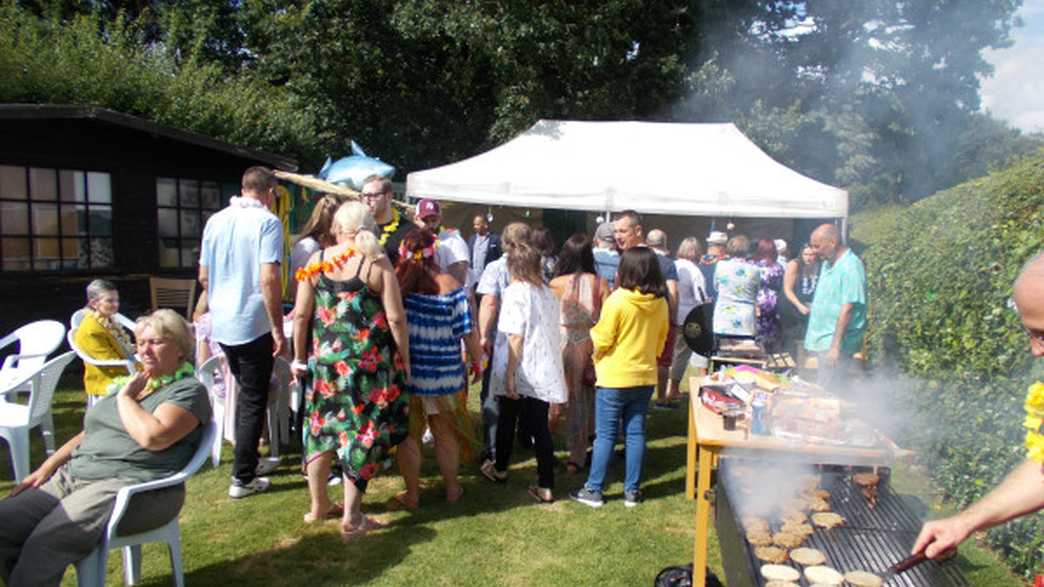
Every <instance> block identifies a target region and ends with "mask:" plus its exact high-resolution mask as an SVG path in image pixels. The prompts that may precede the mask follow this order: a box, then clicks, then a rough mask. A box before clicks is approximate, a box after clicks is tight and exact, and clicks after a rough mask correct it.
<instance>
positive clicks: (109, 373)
mask: <svg viewBox="0 0 1044 587" xmlns="http://www.w3.org/2000/svg"><path fill="white" fill-rule="evenodd" d="M85 309H86V310H87V311H86V312H85V314H84V317H83V321H82V322H80V326H79V327H78V328H77V329H76V333H75V334H74V335H73V339H74V340H75V341H76V346H77V347H79V349H80V350H81V351H83V352H84V353H86V354H87V355H89V356H90V357H91V358H92V359H95V360H99V361H113V360H115V361H125V360H127V359H130V358H132V357H133V356H134V346H133V343H132V342H131V340H130V337H129V336H127V332H126V331H125V330H124V329H123V327H122V326H120V323H119V322H117V321H116V313H117V312H119V310H120V293H119V292H118V291H116V286H115V285H113V284H112V282H110V281H106V280H104V279H95V280H94V281H92V282H91V283H90V284H89V285H88V286H87V307H86V308H85ZM83 367H84V368H83V386H84V389H85V390H86V391H87V395H88V396H89V397H90V398H92V400H93V399H96V398H99V397H102V396H104V395H105V393H106V390H107V389H108V387H109V384H110V383H112V380H113V379H114V378H116V377H119V376H121V375H127V370H126V369H124V368H122V367H99V366H97V365H91V364H87V363H85V364H84V366H83Z"/></svg>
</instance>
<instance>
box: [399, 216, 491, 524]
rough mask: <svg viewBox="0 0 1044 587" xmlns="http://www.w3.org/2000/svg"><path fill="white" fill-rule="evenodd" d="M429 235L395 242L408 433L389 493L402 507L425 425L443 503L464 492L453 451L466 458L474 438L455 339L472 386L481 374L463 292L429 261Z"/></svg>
mask: <svg viewBox="0 0 1044 587" xmlns="http://www.w3.org/2000/svg"><path fill="white" fill-rule="evenodd" d="M436 242H437V241H436V238H435V235H434V234H432V233H431V232H429V231H428V230H425V229H420V228H416V229H413V230H411V231H410V232H408V233H407V234H406V235H405V236H404V237H403V239H402V242H401V244H400V246H399V261H398V263H397V265H396V268H395V273H396V276H397V277H398V280H399V287H400V288H401V289H402V295H403V304H404V306H405V307H406V323H407V325H408V327H409V335H410V374H411V376H412V381H411V382H410V384H409V391H410V397H411V399H410V434H409V436H408V437H407V439H406V440H405V441H404V442H403V443H402V444H400V445H399V448H398V452H397V457H396V458H397V460H398V463H399V472H400V473H401V474H402V478H403V481H405V482H406V490H405V491H403V492H401V493H399V494H398V495H396V496H395V499H396V500H398V501H399V503H401V504H402V505H403V506H405V507H407V508H409V509H415V508H417V507H418V505H420V465H421V451H420V439H421V436H422V435H423V434H424V429H425V427H428V428H430V429H431V433H432V435H433V436H434V437H435V460H436V461H437V462H438V465H439V471H440V472H441V473H442V478H443V480H444V481H445V484H446V500H447V501H449V502H455V501H457V500H458V499H460V497H461V494H463V492H464V490H463V488H461V486H460V482H459V481H458V479H457V469H458V466H459V462H460V457H461V455H464V457H465V458H470V457H471V456H472V455H473V451H474V447H475V446H476V444H477V443H476V436H475V433H474V429H473V428H474V426H473V425H472V422H471V417H470V415H469V414H468V411H467V373H466V372H465V369H464V362H463V360H462V359H461V352H460V343H461V341H462V340H463V341H464V346H465V347H466V349H467V354H468V359H469V362H470V365H471V366H470V372H471V375H472V383H475V382H477V381H479V380H481V377H482V348H481V346H479V340H478V329H477V328H473V324H472V319H471V311H470V309H469V307H468V293H467V289H466V288H465V287H464V286H463V285H462V284H461V283H459V282H458V281H457V280H456V279H454V278H453V276H452V275H450V274H448V273H442V272H440V271H439V266H438V264H436V262H435V249H436V247H437V244H436Z"/></svg>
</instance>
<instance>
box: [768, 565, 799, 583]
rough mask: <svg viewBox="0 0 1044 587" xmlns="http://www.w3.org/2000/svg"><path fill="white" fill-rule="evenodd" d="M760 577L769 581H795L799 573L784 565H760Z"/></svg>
mask: <svg viewBox="0 0 1044 587" xmlns="http://www.w3.org/2000/svg"><path fill="white" fill-rule="evenodd" d="M761 576H762V577H765V578H766V579H768V580H769V581H791V582H794V581H797V580H798V579H800V578H801V573H799V572H798V571H797V569H795V568H794V567H788V566H786V565H761Z"/></svg>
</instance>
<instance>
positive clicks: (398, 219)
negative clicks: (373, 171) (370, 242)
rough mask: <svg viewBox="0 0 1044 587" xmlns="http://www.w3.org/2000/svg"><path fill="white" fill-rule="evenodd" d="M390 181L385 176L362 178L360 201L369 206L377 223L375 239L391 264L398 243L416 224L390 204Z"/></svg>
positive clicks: (396, 253)
mask: <svg viewBox="0 0 1044 587" xmlns="http://www.w3.org/2000/svg"><path fill="white" fill-rule="evenodd" d="M393 195H394V194H393V193H392V182H391V180H390V179H388V178H387V177H382V176H380V175H371V176H369V177H367V178H366V179H365V180H363V186H362V192H361V198H362V202H363V203H364V204H366V206H367V207H369V208H370V215H371V216H373V220H374V222H376V223H377V241H378V242H380V243H381V246H382V247H384V253H385V254H386V255H388V260H389V261H391V264H392V266H393V267H394V266H395V264H396V263H397V262H398V261H399V243H400V242H401V241H402V237H404V236H406V233H407V232H409V231H410V230H411V229H413V228H414V227H415V226H416V225H415V224H413V222H410V219H409V218H407V217H406V215H405V214H403V213H402V212H400V211H399V210H396V209H395V208H394V207H393V206H392V197H393Z"/></svg>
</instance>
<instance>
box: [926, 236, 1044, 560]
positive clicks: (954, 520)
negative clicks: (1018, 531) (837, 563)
mask: <svg viewBox="0 0 1044 587" xmlns="http://www.w3.org/2000/svg"><path fill="white" fill-rule="evenodd" d="M1014 290H1015V291H1014V296H1013V300H1014V302H1015V308H1016V309H1017V310H1018V312H1019V319H1020V320H1021V321H1022V327H1023V328H1024V329H1025V330H1026V332H1027V334H1028V335H1029V339H1030V340H1029V342H1030V352H1031V353H1033V356H1034V357H1037V358H1040V357H1044V251H1042V252H1040V253H1037V255H1036V256H1035V257H1033V258H1032V259H1030V261H1029V262H1028V263H1026V266H1025V267H1023V269H1022V271H1021V272H1020V273H1019V277H1018V279H1016V280H1015V288H1014ZM1041 387H1042V384H1041V383H1037V384H1036V385H1034V386H1033V387H1032V388H1030V395H1031V397H1030V398H1029V399H1027V402H1026V403H1027V406H1029V405H1030V404H1037V403H1039V402H1035V401H1033V400H1034V398H1037V399H1038V400H1041V401H1044V398H1039V397H1037V396H1039V395H1042V394H1044V390H1041ZM1037 408H1038V409H1040V410H1041V411H1042V412H1044V407H1040V406H1037ZM1042 416H1044V414H1040V413H1038V414H1037V415H1036V416H1034V415H1033V413H1030V414H1029V416H1028V417H1027V418H1026V420H1027V422H1029V421H1030V420H1034V422H1035V424H1036V426H1037V429H1036V430H1030V431H1029V432H1028V434H1027V440H1030V439H1031V438H1034V436H1035V435H1038V436H1044V423H1041V422H1040V418H1041V417H1042ZM1036 440H1038V441H1044V439H1041V438H1039V437H1037V438H1036ZM1027 444H1029V442H1028V443H1027ZM1038 458H1042V459H1044V455H1040V454H1031V455H1030V457H1029V458H1027V459H1026V460H1025V461H1024V462H1023V463H1022V464H1021V465H1019V466H1018V467H1016V468H1015V470H1014V471H1012V472H1011V473H1010V474H1009V475H1008V476H1007V477H1006V478H1005V479H1004V481H1002V482H1001V484H1000V485H998V486H997V488H995V489H994V490H993V491H991V492H990V493H989V494H988V495H987V496H986V497H984V498H982V499H980V500H979V501H977V502H975V503H974V504H972V505H971V506H969V507H968V508H967V509H966V510H964V511H962V512H960V513H958V514H957V515H954V516H951V517H949V518H945V519H942V520H936V521H933V522H928V523H927V524H925V525H924V528H922V529H921V534H920V535H919V536H918V537H917V542H916V543H914V547H913V552H914V553H918V552H921V551H924V553H925V554H926V555H927V556H928V558H938V557H940V556H945V555H948V554H949V553H951V552H953V551H954V549H956V548H957V545H958V544H960V543H961V542H963V541H964V540H965V539H966V538H967V537H968V536H970V535H971V534H972V533H973V532H976V531H979V530H985V529H987V528H992V527H993V526H997V525H999V524H1003V523H1004V522H1007V521H1009V520H1013V519H1015V518H1018V517H1020V516H1024V515H1026V514H1030V513H1033V512H1036V511H1038V510H1041V509H1042V508H1044V463H1041V462H1040V461H1038V460H1036V459H1038Z"/></svg>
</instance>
